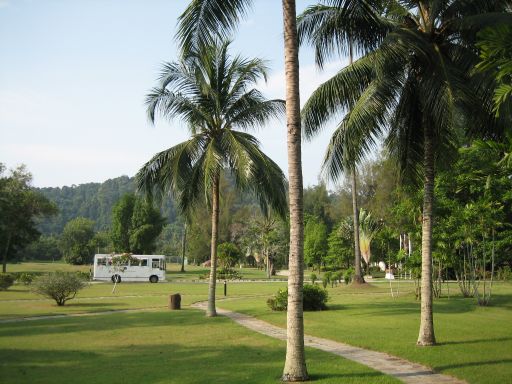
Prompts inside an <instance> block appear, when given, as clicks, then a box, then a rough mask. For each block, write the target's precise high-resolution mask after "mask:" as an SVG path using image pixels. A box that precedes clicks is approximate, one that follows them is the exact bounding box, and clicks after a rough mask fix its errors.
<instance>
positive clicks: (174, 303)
mask: <svg viewBox="0 0 512 384" xmlns="http://www.w3.org/2000/svg"><path fill="white" fill-rule="evenodd" d="M169 309H181V295H180V294H179V293H175V294H174V295H169Z"/></svg>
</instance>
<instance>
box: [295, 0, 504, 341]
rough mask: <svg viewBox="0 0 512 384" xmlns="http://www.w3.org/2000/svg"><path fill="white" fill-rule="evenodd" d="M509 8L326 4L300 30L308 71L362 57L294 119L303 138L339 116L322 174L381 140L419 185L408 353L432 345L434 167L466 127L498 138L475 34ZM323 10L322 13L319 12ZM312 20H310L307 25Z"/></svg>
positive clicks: (477, 1)
mask: <svg viewBox="0 0 512 384" xmlns="http://www.w3.org/2000/svg"><path fill="white" fill-rule="evenodd" d="M508 2H509V1H507V0H496V1H493V2H489V1H485V0H474V1H467V0H451V1H440V0H430V1H427V0H424V1H421V0H420V1H414V2H402V1H396V0H383V1H378V0H361V1H358V2H354V1H351V0H326V1H324V2H323V4H320V5H319V6H318V9H317V11H315V12H313V11H311V15H309V16H308V18H305V19H304V20H307V23H306V21H304V23H305V24H304V25H303V27H302V28H301V27H300V25H299V28H300V29H299V30H300V31H301V32H302V34H301V37H302V38H303V39H306V41H308V42H310V43H312V44H313V45H314V47H315V49H316V52H317V62H320V63H321V62H322V60H324V59H326V58H328V57H330V56H332V55H334V54H337V53H339V52H341V53H343V52H344V51H346V50H347V47H348V46H350V45H351V44H354V46H355V48H356V49H357V51H358V53H359V54H360V55H361V57H360V58H359V59H358V60H356V61H355V62H354V63H353V64H351V65H349V66H347V67H346V68H344V69H342V70H341V71H340V72H338V74H336V75H335V76H334V77H333V78H331V79H330V80H328V81H327V82H326V83H324V84H323V85H321V86H320V87H319V88H318V89H317V90H316V91H315V92H314V94H313V95H312V96H311V98H310V99H309V100H308V102H307V103H306V105H305V106H304V109H303V111H302V114H303V126H304V130H305V132H306V136H311V135H313V134H315V133H316V132H317V131H318V130H319V129H320V128H321V127H323V126H324V125H325V123H326V122H327V121H328V120H330V119H331V118H332V117H333V116H335V115H336V114H339V113H340V112H342V111H348V113H347V114H346V115H345V117H344V118H343V119H342V121H341V122H340V123H339V125H338V127H337V128H336V131H335V133H334V134H333V137H332V139H331V142H330V145H329V148H328V151H327V155H326V163H325V166H326V167H328V170H329V173H330V174H331V175H332V176H334V177H339V175H340V174H341V173H342V172H343V171H344V170H345V169H346V168H347V165H348V164H356V163H358V162H359V161H360V160H361V159H362V158H363V157H364V156H365V155H366V154H368V153H369V152H370V151H371V150H372V149H373V148H375V147H376V145H377V144H376V143H377V140H379V139H384V140H385V145H386V146H387V147H388V148H389V150H390V153H391V154H392V155H393V156H394V157H395V158H397V159H398V161H399V163H400V165H401V171H402V175H403V176H406V175H408V176H412V178H413V179H415V180H423V186H424V198H423V223H422V287H421V289H422V292H421V323H420V331H419V337H418V341H417V344H418V345H425V346H426V345H433V344H435V341H436V340H435V335H434V323H433V312H432V273H431V265H432V218H433V206H434V175H435V163H436V161H439V160H440V158H441V156H443V155H445V154H449V153H450V151H452V150H453V149H454V147H455V146H456V145H457V142H456V136H457V135H456V133H457V131H462V130H464V129H467V128H469V127H471V128H473V127H486V128H487V129H488V132H489V133H493V132H496V131H497V130H498V129H499V124H498V123H499V122H498V121H497V120H495V119H494V118H493V116H492V114H491V113H490V111H491V109H492V95H491V94H490V92H489V89H490V87H489V84H490V83H491V80H490V79H489V77H487V76H485V75H483V74H481V75H476V76H471V74H472V69H473V68H474V66H475V64H477V63H478V56H477V54H476V50H475V49H474V43H475V39H476V33H477V32H478V31H479V30H480V29H482V28H484V27H486V26H488V25H490V24H494V23H496V22H498V21H501V22H508V23H510V22H512V16H511V15H510V14H508V13H505V10H506V6H507V4H508ZM322 7H323V8H322ZM315 18H316V19H315Z"/></svg>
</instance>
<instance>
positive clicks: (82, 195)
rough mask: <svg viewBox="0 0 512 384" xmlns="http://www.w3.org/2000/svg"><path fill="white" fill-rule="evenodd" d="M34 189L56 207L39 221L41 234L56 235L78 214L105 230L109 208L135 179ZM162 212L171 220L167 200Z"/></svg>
mask: <svg viewBox="0 0 512 384" xmlns="http://www.w3.org/2000/svg"><path fill="white" fill-rule="evenodd" d="M36 189H37V190H38V191H39V192H41V193H42V194H43V195H45V196H46V197H47V198H48V199H50V200H52V201H54V202H55V203H56V204H57V206H58V208H59V214H58V215H57V216H55V217H53V218H49V219H43V220H41V222H40V224H39V229H40V231H41V233H43V234H47V235H49V234H60V233H61V232H62V229H63V228H64V226H65V225H66V223H67V222H68V221H69V220H71V219H74V218H75V217H78V216H83V217H86V218H88V219H91V220H94V221H95V222H96V229H97V230H106V229H108V228H109V226H110V224H111V222H112V207H113V206H114V204H115V203H116V202H117V200H118V199H119V198H120V197H121V196H122V195H123V194H125V193H129V192H134V191H135V179H134V178H133V177H128V176H121V177H117V178H115V179H109V180H107V181H105V182H103V183H87V184H80V185H73V186H71V187H67V186H65V187H62V188H60V187H56V188H53V187H50V188H36ZM162 214H163V216H164V217H166V218H167V219H168V220H169V222H173V221H174V220H175V218H176V212H175V209H174V205H173V203H172V202H171V201H170V200H169V201H167V202H165V203H164V204H163V208H162Z"/></svg>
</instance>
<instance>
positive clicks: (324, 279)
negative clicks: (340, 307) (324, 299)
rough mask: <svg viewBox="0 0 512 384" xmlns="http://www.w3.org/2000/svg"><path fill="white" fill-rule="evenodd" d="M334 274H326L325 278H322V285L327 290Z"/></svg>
mask: <svg viewBox="0 0 512 384" xmlns="http://www.w3.org/2000/svg"><path fill="white" fill-rule="evenodd" d="M331 277H332V272H331V271H329V272H325V273H324V277H323V278H322V285H323V287H324V289H325V288H327V285H328V284H329V283H330V282H331Z"/></svg>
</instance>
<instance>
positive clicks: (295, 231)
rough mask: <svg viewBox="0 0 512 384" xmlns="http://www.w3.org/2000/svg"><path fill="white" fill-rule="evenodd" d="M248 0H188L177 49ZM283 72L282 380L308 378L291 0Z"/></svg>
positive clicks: (213, 32) (221, 26)
mask: <svg viewBox="0 0 512 384" xmlns="http://www.w3.org/2000/svg"><path fill="white" fill-rule="evenodd" d="M251 5H252V0H192V1H191V3H190V5H189V7H188V8H187V9H186V10H185V12H184V13H183V14H182V15H181V16H180V19H179V25H178V40H179V42H180V44H181V47H182V51H183V52H184V53H186V52H187V51H188V50H190V49H191V48H193V47H194V46H197V45H198V44H204V42H208V41H211V40H212V39H214V38H215V37H216V36H219V35H220V36H223V37H225V36H227V35H229V33H230V32H232V31H233V30H234V29H235V28H236V26H237V23H238V21H239V19H240V18H241V17H243V16H244V15H245V14H246V12H247V11H248V10H249V8H250V6H251ZM282 5H283V23H284V54H285V77H286V111H287V113H286V120H287V132H288V134H287V138H288V176H289V187H288V191H289V210H290V255H289V272H290V273H289V278H288V310H287V316H288V317H287V344H286V362H285V367H284V371H283V376H282V380H283V381H304V380H307V379H308V373H307V369H306V360H305V353H304V321H303V312H302V310H303V306H302V285H303V282H304V212H303V210H304V209H303V182H302V163H301V120H300V99H299V59H298V41H297V27H296V8H295V0H282Z"/></svg>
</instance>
